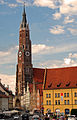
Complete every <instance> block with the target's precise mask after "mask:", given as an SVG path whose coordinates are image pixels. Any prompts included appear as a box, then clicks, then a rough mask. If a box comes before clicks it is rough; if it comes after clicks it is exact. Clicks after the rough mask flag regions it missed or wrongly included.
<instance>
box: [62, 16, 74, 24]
mask: <svg viewBox="0 0 77 120" xmlns="http://www.w3.org/2000/svg"><path fill="white" fill-rule="evenodd" d="M73 22H74V19H70V18H69V16H67V17H65V19H64V24H67V23H73Z"/></svg>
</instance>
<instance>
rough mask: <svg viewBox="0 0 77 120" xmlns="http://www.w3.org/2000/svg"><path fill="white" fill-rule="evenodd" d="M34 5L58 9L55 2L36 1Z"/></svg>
mask: <svg viewBox="0 0 77 120" xmlns="http://www.w3.org/2000/svg"><path fill="white" fill-rule="evenodd" d="M34 5H36V6H41V7H49V8H53V9H54V8H57V6H56V5H55V2H54V0H34Z"/></svg>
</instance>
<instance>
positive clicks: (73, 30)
mask: <svg viewBox="0 0 77 120" xmlns="http://www.w3.org/2000/svg"><path fill="white" fill-rule="evenodd" d="M68 30H69V31H70V33H71V34H72V35H77V29H72V28H68Z"/></svg>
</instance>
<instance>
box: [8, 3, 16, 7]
mask: <svg viewBox="0 0 77 120" xmlns="http://www.w3.org/2000/svg"><path fill="white" fill-rule="evenodd" d="M8 6H9V7H10V8H15V7H17V6H18V5H17V4H13V3H12V4H8Z"/></svg>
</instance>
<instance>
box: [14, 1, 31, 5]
mask: <svg viewBox="0 0 77 120" xmlns="http://www.w3.org/2000/svg"><path fill="white" fill-rule="evenodd" d="M16 2H17V3H20V4H25V6H30V5H32V3H33V2H32V1H31V0H16Z"/></svg>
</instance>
